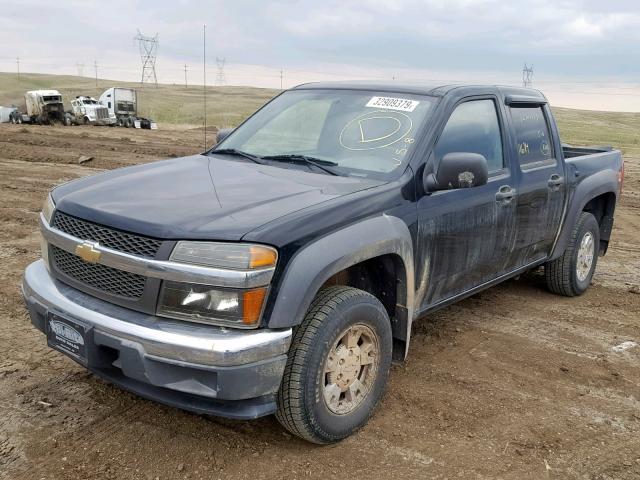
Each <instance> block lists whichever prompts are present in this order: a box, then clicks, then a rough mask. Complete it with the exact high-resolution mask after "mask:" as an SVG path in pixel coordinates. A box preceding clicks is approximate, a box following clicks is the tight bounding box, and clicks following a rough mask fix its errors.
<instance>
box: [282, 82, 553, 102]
mask: <svg viewBox="0 0 640 480" xmlns="http://www.w3.org/2000/svg"><path fill="white" fill-rule="evenodd" d="M312 89H313V90H316V89H328V90H374V91H378V92H393V93H408V94H415V95H431V96H435V97H443V96H444V95H446V94H447V93H449V92H452V91H454V90H455V91H456V93H457V94H458V95H482V94H488V93H497V92H501V93H502V94H504V95H526V96H529V97H538V98H541V99H544V95H543V94H542V93H541V92H540V91H539V90H535V89H532V88H523V87H511V86H501V85H462V84H449V85H433V84H424V83H400V82H376V81H342V82H312V83H303V84H302V85H298V86H297V87H293V88H292V90H312Z"/></svg>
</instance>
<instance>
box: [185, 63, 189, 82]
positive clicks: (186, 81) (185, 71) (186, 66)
mask: <svg viewBox="0 0 640 480" xmlns="http://www.w3.org/2000/svg"><path fill="white" fill-rule="evenodd" d="M184 88H189V84H188V83H187V64H186V63H185V64H184Z"/></svg>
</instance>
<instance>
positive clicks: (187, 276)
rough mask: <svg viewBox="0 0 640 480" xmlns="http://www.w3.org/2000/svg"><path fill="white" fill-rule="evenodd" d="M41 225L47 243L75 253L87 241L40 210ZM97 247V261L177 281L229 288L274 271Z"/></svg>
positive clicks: (261, 281)
mask: <svg viewBox="0 0 640 480" xmlns="http://www.w3.org/2000/svg"><path fill="white" fill-rule="evenodd" d="M40 229H41V231H42V235H43V237H44V239H45V240H46V241H47V242H48V243H50V244H51V245H55V246H56V247H58V248H61V249H62V250H65V251H67V252H69V253H72V254H75V251H76V247H78V246H79V245H82V244H83V243H84V239H79V238H76V237H74V236H72V235H69V234H67V233H65V232H62V231H60V230H58V229H56V228H53V227H51V226H50V225H49V224H48V223H47V221H46V219H45V218H44V216H43V215H42V214H40ZM95 249H96V250H98V251H99V252H100V259H99V260H98V263H99V264H101V265H106V266H108V267H111V268H115V269H118V270H124V271H125V272H129V273H135V274H137V275H142V276H144V277H152V278H159V279H162V280H173V281H176V282H188V283H200V284H203V285H212V286H217V287H228V288H255V287H263V286H265V285H268V284H269V283H270V282H271V279H272V277H273V274H274V272H275V268H274V267H269V268H263V269H260V270H228V269H222V268H213V267H203V266H200V265H191V264H187V263H179V262H173V261H166V260H154V259H149V258H144V257H140V256H137V255H131V254H128V253H124V252H119V251H117V250H114V249H112V248H108V247H105V246H102V245H99V244H98V245H95Z"/></svg>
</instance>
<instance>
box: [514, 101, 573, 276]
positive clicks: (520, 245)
mask: <svg viewBox="0 0 640 480" xmlns="http://www.w3.org/2000/svg"><path fill="white" fill-rule="evenodd" d="M507 108H508V111H509V116H510V121H511V126H512V128H511V134H512V141H513V142H514V144H515V148H516V157H517V163H518V165H519V169H520V175H519V176H520V179H519V185H518V199H517V217H518V226H517V234H516V246H515V248H516V250H517V252H518V256H519V263H520V265H521V266H523V265H526V264H529V263H532V262H535V261H537V260H540V259H543V258H545V257H546V256H547V255H549V253H550V251H551V248H552V246H553V243H554V241H555V238H556V235H557V233H558V229H559V228H560V222H561V220H562V212H563V208H564V196H565V190H566V188H565V184H566V181H565V174H564V167H563V163H562V158H561V153H559V152H561V150H560V148H559V147H560V146H559V145H555V144H554V138H553V136H552V134H551V128H550V125H551V124H550V122H549V119H550V118H551V112H550V111H549V110H548V108H549V107H548V106H547V105H546V104H543V105H541V104H535V103H532V104H512V105H509V106H508V107H507Z"/></svg>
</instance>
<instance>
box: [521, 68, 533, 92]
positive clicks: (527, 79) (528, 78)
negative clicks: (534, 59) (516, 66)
mask: <svg viewBox="0 0 640 480" xmlns="http://www.w3.org/2000/svg"><path fill="white" fill-rule="evenodd" d="M522 86H523V87H524V88H531V87H532V86H533V65H531V66H530V67H528V66H527V64H526V63H525V64H524V67H522Z"/></svg>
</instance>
